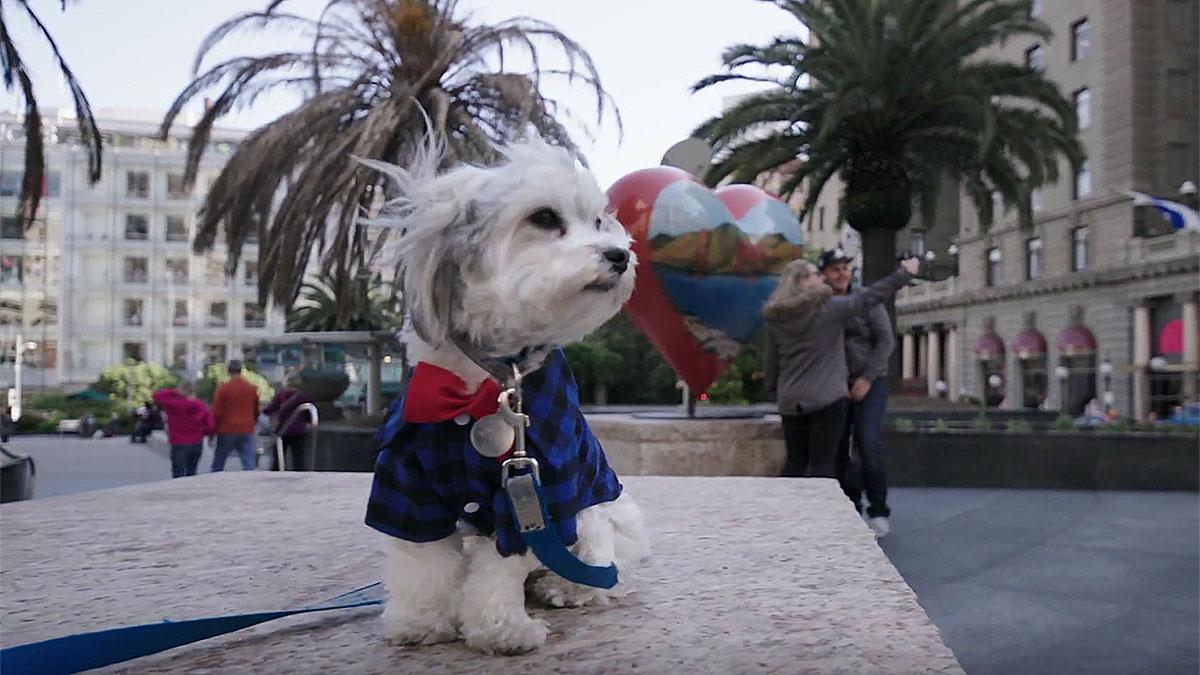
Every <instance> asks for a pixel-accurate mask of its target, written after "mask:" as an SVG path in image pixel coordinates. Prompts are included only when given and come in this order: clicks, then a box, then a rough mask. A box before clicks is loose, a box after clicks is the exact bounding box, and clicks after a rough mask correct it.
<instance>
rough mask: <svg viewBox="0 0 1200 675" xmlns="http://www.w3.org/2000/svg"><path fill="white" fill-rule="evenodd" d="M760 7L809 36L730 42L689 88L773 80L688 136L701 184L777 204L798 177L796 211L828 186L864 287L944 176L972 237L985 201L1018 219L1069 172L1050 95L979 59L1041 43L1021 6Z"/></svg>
mask: <svg viewBox="0 0 1200 675" xmlns="http://www.w3.org/2000/svg"><path fill="white" fill-rule="evenodd" d="M769 1H771V2H774V4H777V5H779V7H780V8H782V9H784V10H785V11H787V12H788V13H789V14H791V16H792V17H793V18H794V19H796V20H797V21H798V22H799V23H800V24H803V25H804V26H807V28H808V30H809V33H810V37H809V38H808V39H803V38H800V37H796V36H792V35H784V36H780V37H776V38H775V39H774V40H773V41H772V42H770V43H769V44H766V45H747V44H739V45H734V46H731V47H729V48H728V49H726V50H725V52H724V54H723V55H722V61H723V63H724V66H725V71H726V72H724V73H721V74H717V75H713V76H710V77H707V78H705V79H703V80H700V81H699V82H697V83H696V84H695V85H693V87H692V89H693V91H698V90H700V89H704V88H707V87H710V86H713V85H716V84H719V83H722V82H726V81H729V80H748V81H754V82H765V83H768V84H770V85H771V87H770V88H769V89H767V90H766V91H764V92H762V93H759V94H756V95H754V96H751V97H748V98H746V99H743V100H741V101H739V102H738V103H737V104H736V105H734V106H733V107H731V108H730V109H729V110H727V111H725V112H724V113H722V114H721V115H718V116H716V117H713V118H712V119H710V120H708V121H706V122H704V123H703V124H702V125H700V127H699V128H698V129H697V130H696V132H695V135H697V136H700V137H702V138H705V139H707V140H709V141H710V142H711V143H712V144H713V146H714V148H715V150H716V155H715V159H714V163H713V165H712V167H711V170H710V171H709V172H708V174H707V176H706V178H707V180H708V181H709V182H710V183H712V184H716V183H717V182H719V181H721V180H722V179H725V178H726V177H732V178H733V179H734V180H738V181H752V180H754V179H755V178H756V177H758V176H759V175H760V174H763V173H765V172H781V173H782V174H783V183H782V187H781V192H782V193H783V194H785V195H787V196H790V195H791V194H792V193H793V192H794V191H795V190H797V189H798V188H800V187H801V185H802V184H803V183H805V182H806V181H807V190H808V193H807V194H806V195H805V200H804V206H803V209H802V213H801V217H805V216H807V215H809V214H810V213H811V212H812V210H813V207H814V205H815V204H816V202H817V198H818V196H819V195H820V193H821V189H822V188H823V187H824V186H825V184H826V182H828V181H829V180H830V178H832V177H833V176H835V175H836V176H839V177H840V178H841V180H842V182H843V183H844V184H845V192H844V194H843V196H842V203H841V210H842V215H843V216H844V217H845V219H846V221H847V222H848V223H849V225H850V226H851V227H853V228H854V229H856V230H858V231H859V232H860V233H861V234H862V238H863V253H864V265H863V277H864V280H865V281H867V282H870V281H873V280H875V279H878V278H879V277H881V276H884V275H885V274H887V273H888V272H890V271H891V270H892V269H893V266H894V264H895V263H894V258H895V250H896V244H895V233H896V231H897V230H900V229H902V228H904V227H905V226H906V225H907V224H908V222H909V220H910V218H911V216H912V210H913V207H914V205H915V206H916V207H917V208H918V209H919V213H920V214H921V216H922V218H923V219H924V220H925V222H927V223H931V222H932V221H933V214H934V208H935V206H936V203H937V194H938V188H939V185H940V184H941V182H942V180H943V178H948V179H952V180H954V181H956V182H957V183H958V184H959V185H960V186H961V187H962V189H963V190H964V191H965V193H966V194H967V195H968V196H969V198H970V199H971V201H972V203H973V205H974V207H975V209H976V210H977V211H978V213H979V219H980V222H981V224H982V226H983V227H985V228H986V227H988V226H989V225H990V224H991V220H992V208H993V201H994V200H995V199H996V197H999V199H1000V200H1001V201H1002V202H1003V204H1004V205H1005V206H1006V207H1007V208H1011V209H1016V211H1017V212H1018V214H1019V218H1020V220H1021V222H1022V223H1024V224H1028V223H1030V221H1031V207H1030V201H1029V198H1030V192H1031V190H1033V189H1034V188H1036V187H1038V186H1040V185H1043V184H1046V183H1050V182H1053V181H1055V180H1057V179H1058V172H1059V159H1060V156H1062V157H1065V158H1066V159H1067V160H1068V162H1069V163H1070V164H1071V166H1072V168H1073V169H1075V168H1077V167H1078V165H1079V164H1080V163H1081V162H1082V161H1083V157H1084V152H1083V147H1082V146H1081V144H1080V143H1079V141H1078V140H1077V138H1076V130H1077V122H1076V119H1075V113H1074V110H1073V108H1072V106H1071V105H1070V103H1068V101H1067V100H1066V99H1065V98H1064V97H1063V95H1062V94H1061V92H1060V91H1059V89H1058V87H1057V86H1056V85H1055V84H1054V83H1052V82H1050V81H1049V80H1048V79H1046V78H1045V77H1044V76H1043V75H1042V74H1041V73H1040V72H1039V71H1037V70H1035V69H1032V68H1030V67H1028V66H1026V65H1024V64H1014V63H1007V62H1002V61H998V60H995V59H992V58H988V57H986V56H984V55H982V54H981V52H982V50H985V49H988V48H990V47H994V46H996V45H999V44H1003V43H1004V42H1005V41H1006V40H1009V39H1011V38H1013V37H1016V36H1020V35H1034V36H1037V37H1039V38H1042V39H1047V38H1049V37H1050V35H1051V31H1050V28H1049V27H1048V26H1047V25H1046V24H1045V23H1043V22H1042V21H1040V20H1038V19H1035V18H1031V17H1030V12H1029V10H1030V3H1029V2H1028V0H971V1H969V2H961V3H960V2H959V0H825V1H822V2H814V1H806V0H769ZM960 4H961V6H959V5H960ZM797 28H799V26H797ZM747 71H749V72H747ZM779 72H782V73H784V74H783V75H782V76H779V75H776V74H774V73H779ZM893 315H894V314H893Z"/></svg>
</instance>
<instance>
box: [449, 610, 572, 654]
mask: <svg viewBox="0 0 1200 675" xmlns="http://www.w3.org/2000/svg"><path fill="white" fill-rule="evenodd" d="M549 630H550V627H549V626H548V625H547V624H546V622H545V621H542V620H541V619H531V618H529V617H527V616H516V615H510V616H507V617H505V618H503V619H501V620H499V621H492V622H490V623H488V625H485V626H484V625H481V626H471V625H469V624H464V625H463V631H462V633H463V635H462V637H463V639H464V640H466V642H467V645H468V646H470V647H472V648H473V649H478V650H479V651H481V652H483V653H484V654H504V655H506V656H514V655H516V654H525V653H528V652H531V651H533V650H535V649H537V648H538V647H541V646H542V645H544V644H546V634H547V632H548V631H549Z"/></svg>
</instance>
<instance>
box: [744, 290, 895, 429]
mask: <svg viewBox="0 0 1200 675" xmlns="http://www.w3.org/2000/svg"><path fill="white" fill-rule="evenodd" d="M910 279H912V275H910V274H909V273H908V272H905V271H904V270H903V269H898V270H896V271H895V272H892V273H891V274H889V275H888V276H886V277H884V278H882V279H880V280H879V281H876V282H875V283H873V284H871V285H870V286H868V287H866V288H864V289H863V290H862V291H859V292H858V293H854V294H852V295H839V296H834V295H833V291H832V289H830V288H829V287H828V286H826V285H824V284H822V285H820V286H817V287H813V288H807V289H800V290H799V291H797V292H796V293H795V294H793V295H792V296H791V297H786V298H782V299H777V300H776V301H775V302H773V303H772V302H769V303H768V304H767V306H766V307H765V308H764V309H763V315H764V316H765V317H766V330H765V337H764V340H763V352H764V353H763V371H764V376H765V378H766V387H767V393H768V395H770V396H772V397H773V398H774V399H775V402H776V405H777V406H778V407H779V412H780V413H781V414H785V415H795V414H797V413H801V414H803V413H810V412H816V411H817V410H820V409H821V408H824V407H825V406H828V405H829V404H831V403H833V402H835V401H837V400H838V399H841V398H844V397H845V396H846V384H847V382H849V379H850V375H849V370H848V368H847V366H846V345H845V331H846V324H847V322H849V321H850V320H851V319H854V318H855V317H858V316H860V315H862V314H863V313H864V312H866V311H867V310H868V309H870V308H871V307H874V306H876V305H878V304H879V303H881V302H883V301H884V300H886V299H887V298H888V297H889V296H891V295H892V294H893V293H895V292H896V291H897V290H898V289H900V288H902V287H904V286H905V285H906V284H908V282H909V280H910Z"/></svg>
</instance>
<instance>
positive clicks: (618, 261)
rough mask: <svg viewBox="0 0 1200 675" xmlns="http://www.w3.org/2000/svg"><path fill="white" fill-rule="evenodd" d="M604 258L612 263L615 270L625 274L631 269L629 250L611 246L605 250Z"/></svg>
mask: <svg viewBox="0 0 1200 675" xmlns="http://www.w3.org/2000/svg"><path fill="white" fill-rule="evenodd" d="M603 255H604V259H605V260H607V261H608V262H610V263H612V268H613V271H614V272H616V273H617V274H624V273H625V270H627V269H629V251H627V250H625V249H623V248H610V249H606V250H605V251H604V254H603Z"/></svg>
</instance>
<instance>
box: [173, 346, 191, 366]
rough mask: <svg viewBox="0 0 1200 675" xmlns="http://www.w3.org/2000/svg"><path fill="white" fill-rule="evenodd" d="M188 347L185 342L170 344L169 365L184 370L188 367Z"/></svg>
mask: <svg viewBox="0 0 1200 675" xmlns="http://www.w3.org/2000/svg"><path fill="white" fill-rule="evenodd" d="M187 361H188V348H187V343H186V342H176V343H175V344H174V345H172V346H171V367H172V368H176V369H178V370H186V369H187V367H188V362H187Z"/></svg>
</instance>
